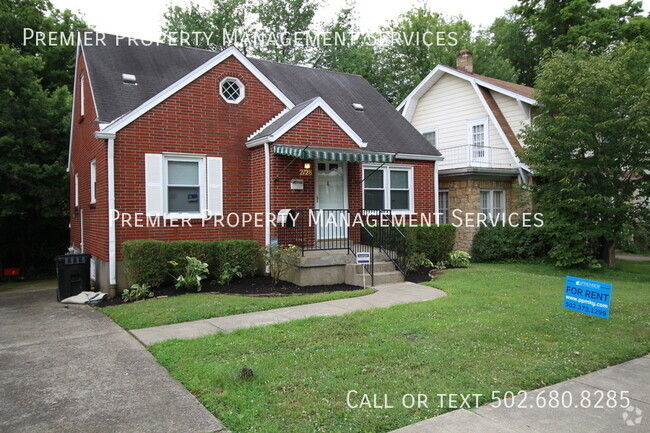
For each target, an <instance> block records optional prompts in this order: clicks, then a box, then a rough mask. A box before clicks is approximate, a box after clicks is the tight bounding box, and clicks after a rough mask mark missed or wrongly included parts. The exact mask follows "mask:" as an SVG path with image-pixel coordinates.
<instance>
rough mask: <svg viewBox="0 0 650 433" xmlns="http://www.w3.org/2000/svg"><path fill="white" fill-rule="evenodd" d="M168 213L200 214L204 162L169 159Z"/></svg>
mask: <svg viewBox="0 0 650 433" xmlns="http://www.w3.org/2000/svg"><path fill="white" fill-rule="evenodd" d="M166 162H167V212H168V213H200V212H201V181H200V178H201V176H200V171H201V170H200V164H201V162H202V160H194V161H192V160H186V159H185V160H178V159H167V161H166Z"/></svg>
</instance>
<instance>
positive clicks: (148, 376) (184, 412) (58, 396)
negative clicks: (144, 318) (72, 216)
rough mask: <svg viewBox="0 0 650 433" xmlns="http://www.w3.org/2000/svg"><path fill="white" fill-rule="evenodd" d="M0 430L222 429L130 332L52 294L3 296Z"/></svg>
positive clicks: (0, 295) (0, 296)
mask: <svg viewBox="0 0 650 433" xmlns="http://www.w3.org/2000/svg"><path fill="white" fill-rule="evenodd" d="M0 330H1V332H0V431H1V432H3V433H10V432H12V433H13V432H48V433H58V432H66V433H67V432H71V433H74V432H84V433H86V432H94V433H103V432H106V433H109V432H110V433H119V432H152V433H153V432H156V433H160V432H170V433H171V432H217V431H220V430H221V429H222V426H221V424H220V423H219V421H217V420H216V419H215V418H214V416H212V414H210V412H208V411H207V409H205V407H203V406H202V405H201V404H200V403H199V402H198V401H197V400H196V399H195V398H194V397H193V396H192V395H191V394H190V393H189V392H188V391H187V390H186V389H185V388H184V387H183V386H182V385H181V384H180V383H179V382H177V381H176V380H175V379H173V378H172V377H171V376H170V375H169V373H167V370H165V369H164V368H163V367H162V366H160V365H159V364H158V363H157V362H156V360H155V359H154V358H153V356H151V354H149V352H147V351H146V349H145V348H144V347H142V345H141V344H140V343H138V342H137V341H136V340H135V339H134V338H133V337H131V336H130V335H129V334H128V333H127V332H125V331H124V330H122V328H120V327H119V326H117V325H116V324H115V323H113V322H112V321H111V320H110V319H109V318H108V317H106V316H104V315H103V314H101V313H98V312H95V311H94V310H92V309H91V308H89V307H87V306H84V305H69V306H64V305H62V304H59V303H57V302H56V295H55V292H54V290H52V289H47V290H37V291H29V290H21V291H17V292H3V293H0Z"/></svg>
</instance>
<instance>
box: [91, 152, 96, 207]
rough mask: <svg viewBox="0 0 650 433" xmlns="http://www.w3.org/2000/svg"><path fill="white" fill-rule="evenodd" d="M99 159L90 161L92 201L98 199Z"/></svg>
mask: <svg viewBox="0 0 650 433" xmlns="http://www.w3.org/2000/svg"><path fill="white" fill-rule="evenodd" d="M96 194H97V161H96V160H94V159H93V160H92V161H90V203H95V202H96V201H97V195H96Z"/></svg>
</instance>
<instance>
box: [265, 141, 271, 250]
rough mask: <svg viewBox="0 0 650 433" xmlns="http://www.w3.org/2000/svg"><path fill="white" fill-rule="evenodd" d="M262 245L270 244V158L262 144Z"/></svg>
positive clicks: (267, 144)
mask: <svg viewBox="0 0 650 433" xmlns="http://www.w3.org/2000/svg"><path fill="white" fill-rule="evenodd" d="M264 213H265V218H264V245H270V244H271V156H270V154H269V143H264Z"/></svg>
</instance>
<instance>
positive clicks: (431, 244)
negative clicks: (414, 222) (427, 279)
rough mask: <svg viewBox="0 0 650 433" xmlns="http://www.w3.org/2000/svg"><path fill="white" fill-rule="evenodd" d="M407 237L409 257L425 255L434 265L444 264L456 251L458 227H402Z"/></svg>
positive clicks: (449, 225)
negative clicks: (449, 255)
mask: <svg viewBox="0 0 650 433" xmlns="http://www.w3.org/2000/svg"><path fill="white" fill-rule="evenodd" d="M399 229H400V230H401V231H402V233H404V236H405V237H406V245H407V251H408V256H411V255H413V254H424V256H425V257H426V258H427V259H429V260H431V261H432V262H433V263H438V262H444V261H445V260H447V255H448V254H449V253H450V252H452V251H453V250H454V244H455V242H456V227H454V226H453V225H451V224H441V225H439V226H436V225H431V226H428V225H421V226H402V227H400V228H399Z"/></svg>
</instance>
